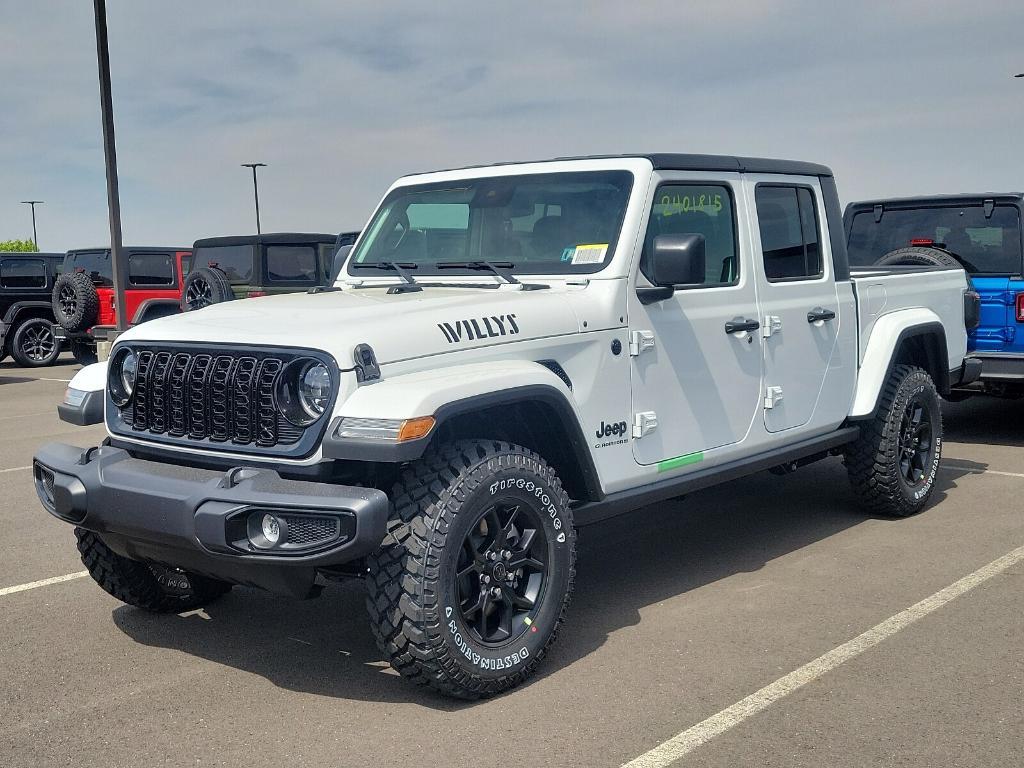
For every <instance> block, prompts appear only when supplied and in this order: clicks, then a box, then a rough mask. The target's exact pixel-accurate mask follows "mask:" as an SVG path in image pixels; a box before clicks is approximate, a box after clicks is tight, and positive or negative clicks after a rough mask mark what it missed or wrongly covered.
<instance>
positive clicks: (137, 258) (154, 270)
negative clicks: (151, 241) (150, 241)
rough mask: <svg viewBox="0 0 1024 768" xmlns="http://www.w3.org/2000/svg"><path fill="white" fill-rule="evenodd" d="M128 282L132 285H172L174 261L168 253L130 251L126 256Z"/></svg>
mask: <svg viewBox="0 0 1024 768" xmlns="http://www.w3.org/2000/svg"><path fill="white" fill-rule="evenodd" d="M128 282H129V283H130V284H132V285H146V286H158V285H174V262H173V261H172V260H171V254H169V253H132V254H130V255H129V256H128Z"/></svg>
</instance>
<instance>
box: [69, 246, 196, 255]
mask: <svg viewBox="0 0 1024 768" xmlns="http://www.w3.org/2000/svg"><path fill="white" fill-rule="evenodd" d="M121 250H122V251H126V252H127V251H134V252H135V253H153V252H160V253H166V252H167V251H191V250H192V246H191V245H122V246H121ZM96 251H102V252H104V253H110V247H109V246H105V245H101V246H98V247H96V248H72V249H71V250H70V251H68V252H67V254H66V255H67V256H73V255H74V254H76V253H95V252H96Z"/></svg>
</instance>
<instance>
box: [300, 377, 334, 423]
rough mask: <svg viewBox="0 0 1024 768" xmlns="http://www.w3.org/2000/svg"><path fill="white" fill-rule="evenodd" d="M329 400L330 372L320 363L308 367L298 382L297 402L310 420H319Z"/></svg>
mask: <svg viewBox="0 0 1024 768" xmlns="http://www.w3.org/2000/svg"><path fill="white" fill-rule="evenodd" d="M330 399H331V372H330V371H329V370H327V366H326V365H323V364H322V363H316V364H314V365H311V366H309V367H308V368H306V370H304V371H303V372H302V378H301V379H300V380H299V402H300V403H302V409H303V410H304V411H305V412H306V413H308V414H309V415H310V416H311V417H312V418H314V419H319V418H320V417H321V416H322V415H323V413H324V409H325V408H327V403H328V402H329V401H330Z"/></svg>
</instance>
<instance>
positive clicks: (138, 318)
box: [132, 299, 181, 325]
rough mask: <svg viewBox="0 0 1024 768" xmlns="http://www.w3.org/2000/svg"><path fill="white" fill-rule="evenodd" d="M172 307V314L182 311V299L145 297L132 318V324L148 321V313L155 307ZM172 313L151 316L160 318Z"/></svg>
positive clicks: (155, 318) (156, 318)
mask: <svg viewBox="0 0 1024 768" xmlns="http://www.w3.org/2000/svg"><path fill="white" fill-rule="evenodd" d="M165 306H166V307H171V308H173V310H174V311H173V312H171V313H170V314H172V315H177V314H179V313H180V312H181V299H145V300H144V301H143V302H141V303H140V304H139V306H138V309H136V310H135V316H134V317H133V318H132V325H138V324H139V323H143V322H145V321H146V313H147V312H149V311H150V310H151V309H153V308H154V307H165ZM169 316H170V315H157V316H156V317H153V318H150V319H152V320H158V319H160V318H161V317H169Z"/></svg>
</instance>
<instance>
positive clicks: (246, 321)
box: [122, 287, 579, 368]
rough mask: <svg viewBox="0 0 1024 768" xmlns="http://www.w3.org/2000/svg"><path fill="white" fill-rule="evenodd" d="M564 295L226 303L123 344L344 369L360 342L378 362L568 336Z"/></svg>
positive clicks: (426, 293) (486, 293) (151, 326)
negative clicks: (229, 349) (215, 347)
mask: <svg viewBox="0 0 1024 768" xmlns="http://www.w3.org/2000/svg"><path fill="white" fill-rule="evenodd" d="M564 294H565V291H564V289H560V288H557V287H556V288H552V289H548V290H537V291H522V290H508V289H482V288H429V287H428V288H424V289H423V290H422V291H418V292H411V293H401V294H388V293H387V289H386V288H361V289H349V290H343V291H330V292H325V293H317V294H306V293H296V294H287V295H283V296H268V297H264V298H257V299H242V300H235V301H228V302H224V303H223V304H214V305H213V306H210V307H207V308H205V309H201V310H199V311H196V312H186V313H184V314H181V315H174V316H171V317H167V318H162V319H159V320H151V321H149V322H147V323H143V324H142V325H139V326H137V327H135V328H133V329H131V330H130V331H128V332H127V333H126V334H125V335H124V336H122V338H123V339H125V340H128V339H133V340H136V341H168V342H173V341H182V342H209V343H218V344H253V345H266V346H281V347H310V348H314V349H320V350H323V351H325V352H329V353H331V354H332V355H334V356H335V358H336V359H337V361H338V363H339V364H340V365H341V366H342V367H343V368H348V367H349V366H350V365H351V363H352V350H353V348H354V347H355V346H356V345H357V344H362V343H366V344H369V345H370V346H372V347H373V349H374V352H375V353H376V356H377V360H378V361H379V362H380V363H382V364H384V363H391V362H395V361H398V360H406V359H409V358H413V357H423V356H426V355H432V354H437V353H440V352H448V351H453V350H455V349H457V348H472V347H482V346H487V345H490V344H501V343H508V342H510V341H518V340H525V339H533V338H540V337H542V336H558V335H563V334H568V333H575V332H577V331H579V321H578V319H577V317H576V315H575V313H574V312H573V310H572V307H571V306H570V303H569V302H567V301H566V300H565V295H564Z"/></svg>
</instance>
